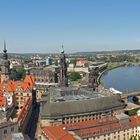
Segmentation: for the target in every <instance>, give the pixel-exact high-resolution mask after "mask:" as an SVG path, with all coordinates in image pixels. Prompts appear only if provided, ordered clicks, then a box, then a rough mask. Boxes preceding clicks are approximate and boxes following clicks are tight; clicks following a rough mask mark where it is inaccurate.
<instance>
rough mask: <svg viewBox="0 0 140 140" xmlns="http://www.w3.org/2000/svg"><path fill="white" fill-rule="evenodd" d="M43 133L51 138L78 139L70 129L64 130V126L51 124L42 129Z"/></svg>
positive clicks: (52, 139) (61, 139)
mask: <svg viewBox="0 0 140 140" xmlns="http://www.w3.org/2000/svg"><path fill="white" fill-rule="evenodd" d="M42 133H43V134H44V135H45V136H46V137H47V138H49V139H51V140H76V138H74V136H73V135H71V134H69V133H68V131H64V129H63V127H61V126H60V127H58V126H50V127H47V128H43V129H42Z"/></svg>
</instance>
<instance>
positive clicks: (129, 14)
mask: <svg viewBox="0 0 140 140" xmlns="http://www.w3.org/2000/svg"><path fill="white" fill-rule="evenodd" d="M4 40H6V44H7V49H8V52H9V53H53V52H54V53H57V52H59V51H60V49H61V45H62V43H63V45H64V49H65V51H66V52H67V53H70V52H81V51H86V52H89V51H110V50H122V49H140V0H0V46H1V47H0V48H1V50H2V48H3V41H4Z"/></svg>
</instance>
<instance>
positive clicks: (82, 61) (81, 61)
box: [78, 60, 89, 63]
mask: <svg viewBox="0 0 140 140" xmlns="http://www.w3.org/2000/svg"><path fill="white" fill-rule="evenodd" d="M78 62H80V63H87V62H89V61H88V60H79V61H78Z"/></svg>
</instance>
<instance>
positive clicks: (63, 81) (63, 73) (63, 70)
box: [60, 45, 68, 87]
mask: <svg viewBox="0 0 140 140" xmlns="http://www.w3.org/2000/svg"><path fill="white" fill-rule="evenodd" d="M60 86H61V87H68V76H67V64H66V57H65V52H64V49H63V45H62V50H61V54H60Z"/></svg>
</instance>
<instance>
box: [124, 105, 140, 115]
mask: <svg viewBox="0 0 140 140" xmlns="http://www.w3.org/2000/svg"><path fill="white" fill-rule="evenodd" d="M139 109H140V107H139V108H136V109H132V110H129V111H125V113H126V114H127V115H129V116H133V115H137V112H138V110H139Z"/></svg>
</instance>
